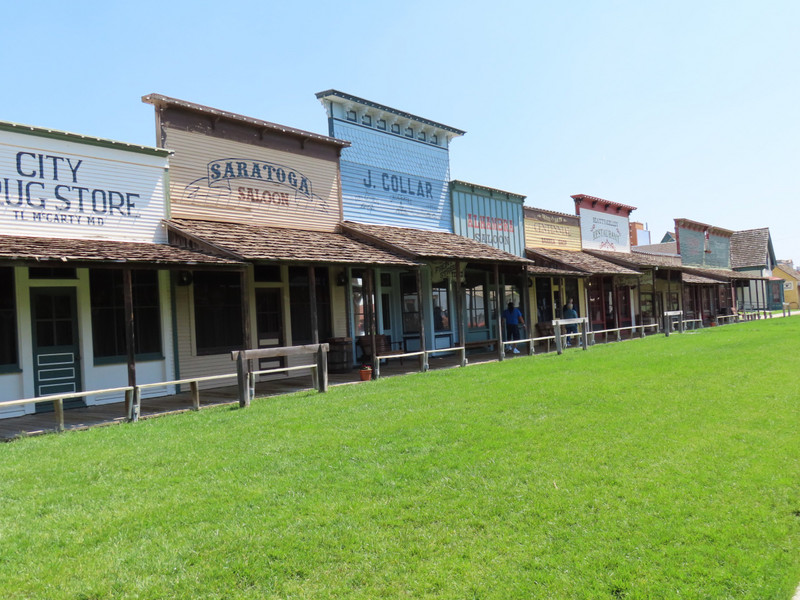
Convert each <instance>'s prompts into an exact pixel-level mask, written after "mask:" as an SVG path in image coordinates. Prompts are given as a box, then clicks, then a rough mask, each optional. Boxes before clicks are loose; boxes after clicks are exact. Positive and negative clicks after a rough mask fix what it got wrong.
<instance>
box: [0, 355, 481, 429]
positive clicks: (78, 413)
mask: <svg viewBox="0 0 800 600" xmlns="http://www.w3.org/2000/svg"><path fill="white" fill-rule="evenodd" d="M496 360H497V354H496V353H494V352H490V353H482V354H471V355H469V363H470V364H476V363H483V362H492V361H496ZM429 365H430V369H431V370H437V369H448V368H455V367H459V365H460V358H459V357H458V356H444V357H431V358H430V359H429ZM418 371H419V362H418V361H417V360H416V359H406V360H404V361H403V364H401V363H400V361H399V360H397V359H393V360H390V361H389V362H388V363H387V364H383V365H381V377H392V376H397V375H406V374H408V373H416V372H418ZM328 382H329V384H330V385H347V384H353V383H357V382H358V383H360V382H361V377H360V374H359V372H358V370H357V369H353V370H352V371H351V372H348V373H330V374H329V375H328ZM184 387H188V386H184ZM310 389H312V385H311V376H310V375H308V374H303V375H294V374H293V375H292V376H291V377H283V378H276V379H273V380H270V381H265V382H260V383H258V384H256V398H264V397H268V396H278V395H282V394H290V393H292V392H298V391H302V390H310ZM238 398H239V396H238V390H237V388H236V386H228V387H222V388H216V389H210V390H201V392H200V406H201V408H204V407H208V406H217V405H225V404H236V405H238V403H239V400H238ZM191 406H192V399H191V395H190V393H189V392H188V391H186V392H181V393H179V394H174V395H171V396H161V397H159V398H144V399H142V409H141V417H140V418H142V419H147V418H152V417H157V416H162V415H167V414H174V413H178V412H186V411H189V410H191ZM124 422H125V405H124V403H122V402H117V403H114V404H104V405H100V406H88V407H85V408H75V409H71V410H65V411H64V429H65V430H76V429H86V428H89V427H98V426H104V425H113V424H117V423H124ZM55 430H56V419H55V415H54V413H52V412H51V413H39V414H31V415H25V416H21V417H12V418H9V419H0V441H10V440H13V439H16V438H19V437H25V436H31V435H40V434H43V433H50V432H53V431H55Z"/></svg>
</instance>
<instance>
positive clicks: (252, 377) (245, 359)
mask: <svg viewBox="0 0 800 600" xmlns="http://www.w3.org/2000/svg"><path fill="white" fill-rule="evenodd" d="M329 349H330V346H329V345H328V344H307V345H305V346H285V347H281V348H259V349H257V350H235V351H233V352H231V359H232V360H235V361H236V373H237V383H238V386H239V406H242V407H245V406H250V401H251V400H252V399H253V398H254V397H255V381H256V376H257V375H265V374H268V373H288V372H290V371H300V370H309V371H310V372H311V381H312V382H313V383H312V385H313V386H314V387H315V388H317V390H319V391H320V392H327V391H328V350H329ZM304 355H314V356H315V357H316V361H315V363H314V364H310V365H298V366H295V367H276V368H274V369H264V370H261V371H258V370H251V369H250V361H252V360H256V359H259V358H288V357H289V356H304Z"/></svg>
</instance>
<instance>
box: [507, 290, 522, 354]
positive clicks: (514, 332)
mask: <svg viewBox="0 0 800 600" xmlns="http://www.w3.org/2000/svg"><path fill="white" fill-rule="evenodd" d="M503 320H504V321H505V322H506V340H508V341H511V340H518V339H519V326H520V325H525V319H524V318H523V317H522V313H521V312H520V311H519V309H518V308H516V307H515V306H514V303H513V302H509V303H508V308H506V309H505V310H504V311H503ZM511 351H512V352H513V353H514V354H519V350H517V346H516V345H513V346H511Z"/></svg>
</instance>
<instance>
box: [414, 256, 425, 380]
mask: <svg viewBox="0 0 800 600" xmlns="http://www.w3.org/2000/svg"><path fill="white" fill-rule="evenodd" d="M416 276H417V300H418V306H419V346H420V348H419V349H420V350H422V351H423V353H422V354H420V358H419V369H420V371H422V372H425V371H427V370H428V355H427V354H425V352H424V351H425V350H427V349H428V342H427V340H426V339H425V305H424V301H423V296H422V267H417V268H416Z"/></svg>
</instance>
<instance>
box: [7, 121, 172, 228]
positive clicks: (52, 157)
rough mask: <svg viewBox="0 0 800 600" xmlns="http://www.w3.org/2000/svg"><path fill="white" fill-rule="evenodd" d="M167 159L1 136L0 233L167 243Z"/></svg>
mask: <svg viewBox="0 0 800 600" xmlns="http://www.w3.org/2000/svg"><path fill="white" fill-rule="evenodd" d="M166 169H167V158H166V157H163V156H154V155H148V154H144V153H142V154H140V153H134V152H127V151H124V150H120V149H116V148H110V147H105V146H101V145H86V144H79V143H76V142H70V141H66V140H63V139H59V138H57V137H48V136H45V135H36V136H33V135H27V134H21V133H16V132H9V131H0V228H3V229H4V230H5V231H7V232H9V233H14V234H16V235H26V236H37V237H50V238H52V237H68V238H76V239H113V240H119V241H123V240H124V241H137V242H159V243H160V242H165V241H166V234H165V232H164V230H163V227H162V225H161V219H163V217H164V179H165V174H166Z"/></svg>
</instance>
